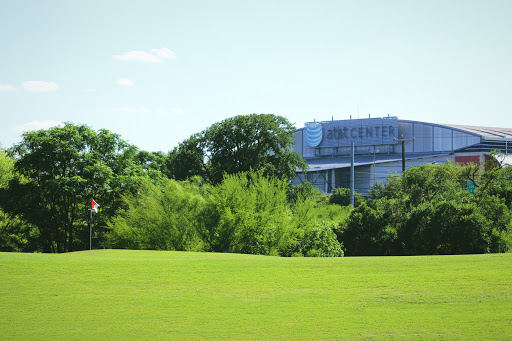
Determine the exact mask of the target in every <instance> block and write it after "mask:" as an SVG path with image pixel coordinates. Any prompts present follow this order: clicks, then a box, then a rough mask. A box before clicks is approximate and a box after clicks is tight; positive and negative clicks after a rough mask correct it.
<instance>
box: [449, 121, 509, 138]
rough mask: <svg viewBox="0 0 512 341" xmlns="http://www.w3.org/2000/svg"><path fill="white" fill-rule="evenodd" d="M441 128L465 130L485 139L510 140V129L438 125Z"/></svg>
mask: <svg viewBox="0 0 512 341" xmlns="http://www.w3.org/2000/svg"><path fill="white" fill-rule="evenodd" d="M439 125H441V126H445V127H450V128H455V129H460V130H465V131H467V132H470V133H474V134H478V135H481V136H483V137H487V138H512V129H511V128H497V127H478V126H468V125H459V124H439Z"/></svg>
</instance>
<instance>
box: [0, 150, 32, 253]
mask: <svg viewBox="0 0 512 341" xmlns="http://www.w3.org/2000/svg"><path fill="white" fill-rule="evenodd" d="M14 176H15V172H14V160H13V159H11V158H9V157H8V156H7V155H6V154H5V151H4V150H2V149H0V195H1V194H2V193H5V188H6V187H7V185H8V183H9V181H10V180H11V179H12V178H13V177H14ZM4 200H9V198H7V197H4ZM31 233H34V231H33V228H32V226H31V225H30V224H28V223H27V222H25V221H23V219H21V217H19V216H17V215H14V214H9V213H8V212H5V211H4V210H2V209H0V251H27V250H29V249H30V241H31Z"/></svg>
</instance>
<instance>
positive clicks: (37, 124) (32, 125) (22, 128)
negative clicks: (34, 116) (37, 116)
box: [14, 120, 64, 134]
mask: <svg viewBox="0 0 512 341" xmlns="http://www.w3.org/2000/svg"><path fill="white" fill-rule="evenodd" d="M63 126H64V123H62V122H58V121H51V120H48V121H32V122H28V123H25V124H22V125H19V126H16V127H15V128H14V131H15V132H17V133H20V134H21V133H24V132H27V131H34V130H41V129H48V128H51V127H63Z"/></svg>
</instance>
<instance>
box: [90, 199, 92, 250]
mask: <svg viewBox="0 0 512 341" xmlns="http://www.w3.org/2000/svg"><path fill="white" fill-rule="evenodd" d="M89 213H90V218H89V253H91V252H92V209H90V210H89Z"/></svg>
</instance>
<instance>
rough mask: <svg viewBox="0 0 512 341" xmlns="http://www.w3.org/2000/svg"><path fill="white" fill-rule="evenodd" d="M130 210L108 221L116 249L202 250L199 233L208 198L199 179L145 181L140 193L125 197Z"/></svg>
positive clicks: (127, 207)
mask: <svg viewBox="0 0 512 341" xmlns="http://www.w3.org/2000/svg"><path fill="white" fill-rule="evenodd" d="M123 201H124V203H125V206H126V209H125V210H123V211H122V212H121V213H120V214H119V215H117V216H115V217H113V218H112V219H111V221H110V222H109V223H108V226H109V229H110V231H109V232H108V233H107V244H108V246H109V247H113V248H129V249H139V250H140V249H152V250H178V251H189V250H194V251H201V250H202V242H201V240H200V238H199V236H198V234H197V225H198V219H199V216H200V214H199V212H200V211H201V210H202V208H203V205H204V199H203V196H202V194H201V191H200V187H199V185H198V183H197V182H194V181H187V182H178V181H175V180H169V179H162V181H161V182H160V183H156V184H155V183H153V182H152V181H149V180H146V181H143V182H142V183H141V185H140V187H139V189H138V191H137V193H136V194H127V195H124V196H123Z"/></svg>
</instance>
